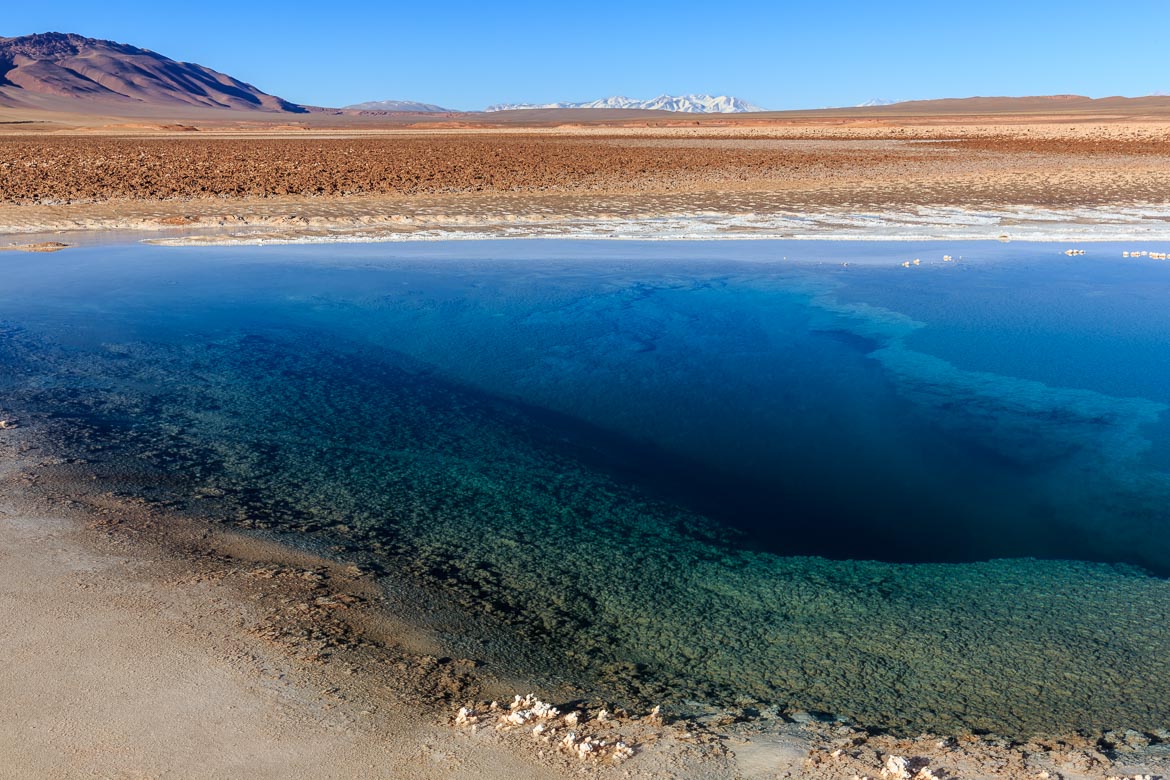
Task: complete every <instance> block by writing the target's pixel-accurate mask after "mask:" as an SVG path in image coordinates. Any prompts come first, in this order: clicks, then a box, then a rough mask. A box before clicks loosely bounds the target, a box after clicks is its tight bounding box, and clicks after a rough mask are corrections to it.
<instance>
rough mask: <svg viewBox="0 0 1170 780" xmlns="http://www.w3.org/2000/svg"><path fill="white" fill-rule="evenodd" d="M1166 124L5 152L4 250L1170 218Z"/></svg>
mask: <svg viewBox="0 0 1170 780" xmlns="http://www.w3.org/2000/svg"><path fill="white" fill-rule="evenodd" d="M1167 192H1170V122H1136V121H1125V122H1121V121H1118V122H1104V121H1102V122H1094V123H1086V122H1076V123H1073V122H1067V121H1062V122H1048V123H1043V122H1035V123H1031V124H992V123H986V122H972V121H969V120H962V121H958V122H943V123H931V124H922V123H917V122H899V123H891V124H887V125H882V126H878V125H874V124H872V123H860V122H858V123H851V124H842V125H833V126H828V125H825V124H823V123H818V122H814V123H805V124H790V125H784V126H778V125H777V126H761V127H756V126H750V127H749V126H729V127H722V128H707V127H689V128H683V127H678V128H644V127H611V126H602V127H575V128H560V129H539V128H523V129H521V128H517V129H512V130H509V129H505V128H497V129H494V130H469V129H458V130H444V131H438V130H434V131H417V130H415V131H407V130H394V129H386V128H381V129H376V130H375V129H370V130H365V129H356V128H354V127H350V128H349V129H347V130H340V129H335V130H324V129H308V130H298V131H292V130H288V129H283V130H278V129H272V128H270V129H267V130H255V129H241V128H238V127H237V128H222V127H219V128H205V129H202V130H200V129H197V128H195V127H193V128H191V129H186V130H176V129H163V130H157V129H142V128H127V127H122V128H120V129H116V130H102V131H96V132H94V131H86V130H75V131H70V132H67V133H38V134H27V132H26V134H24V135H15V134H14V135H0V231H4V232H20V233H30V232H43V231H51V230H56V229H107V228H119V229H135V230H139V229H147V230H157V229H162V228H169V227H184V226H202V227H208V228H215V227H222V226H224V225H228V226H231V227H239V226H244V225H252V226H255V225H268V226H272V225H278V226H284V227H293V228H295V227H296V226H297V225H303V226H311V227H314V228H322V229H335V230H347V229H351V228H355V227H356V228H362V227H369V226H371V225H374V226H378V225H381V226H390V227H393V226H394V225H395V224H397V223H398V222H401V221H404V220H405V221H412V222H414V223H418V221H419V220H423V221H431V222H433V221H435V220H436V219H438V218H440V217H442V218H451V219H453V220H455V221H459V222H463V223H469V222H474V223H476V224H485V223H502V222H507V221H516V220H521V221H523V220H530V219H546V218H556V219H562V218H567V219H589V218H598V217H601V218H610V217H616V218H641V217H646V216H653V215H658V214H684V215H685V214H694V213H697V212H718V213H723V214H733V215H734V214H751V215H765V216H766V215H769V214H775V213H781V212H785V211H787V212H793V211H797V212H804V211H808V212H816V211H825V210H843V211H859V210H864V211H888V210H905V209H913V208H918V207H946V208H971V209H995V208H1019V207H1040V208H1055V209H1074V208H1083V207H1092V208H1099V209H1110V208H1112V207H1117V208H1124V207H1129V206H1134V205H1142V204H1165V203H1166V202H1167V198H1166V193H1167Z"/></svg>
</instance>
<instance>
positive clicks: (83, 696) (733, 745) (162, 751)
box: [0, 410, 1170, 780]
mask: <svg viewBox="0 0 1170 780" xmlns="http://www.w3.org/2000/svg"><path fill="white" fill-rule="evenodd" d="M0 416H2V417H4V419H5V421H6V425H5V426H4V427H3V429H2V430H0V452H2V453H3V455H4V458H3V460H2V466H0V482H2V483H3V484H4V486H5V492H4V496H5V497H4V499H3V501H2V502H0V523H2V527H3V534H2V536H0V539H2V540H3V542H2V544H3V546H2V548H0V558H3V559H6V560H8V561H9V562H16V563H17V564H18V565H11V564H6V568H5V573H4V574H3V575H2V579H0V581H2V582H3V588H2V589H0V594H2V596H3V599H2V601H0V605H2V607H3V612H4V615H3V616H4V619H5V621H6V623H7V624H8V625H11V626H15V627H16V628H17V630H16V631H14V632H13V634H12V635H10V636H9V637H8V638H7V640H6V641H8V642H11V643H13V644H14V645H16V646H17V647H18V648H19V651H18V652H14V653H11V654H10V659H11V660H10V668H11V669H13V670H14V671H17V672H18V673H17V674H14V675H11V676H10V678H9V680H8V681H7V682H4V683H0V693H2V694H3V695H4V696H5V700H6V701H9V702H13V703H15V705H16V706H13V707H10V708H8V712H9V714H8V716H7V718H6V719H5V728H4V729H0V732H2V733H5V734H7V735H10V736H9V737H8V740H9V741H8V742H7V743H3V744H0V747H2V749H3V752H4V753H5V754H6V755H8V756H9V757H10V760H12V761H14V762H15V763H14V764H13V765H14V766H17V767H22V768H24V769H25V770H27V771H25V774H26V776H43V777H68V776H75V774H76V771H77V770H78V766H79V765H78V764H77V763H76V762H77V761H85V762H92V761H93V760H94V759H93V758H92V755H93V753H92V751H94V750H99V752H100V753H101V755H103V756H104V757H103V759H102V760H103V761H106V762H108V763H107V764H106V767H107V771H108V772H110V773H121V772H125V771H128V770H131V769H132V770H133V771H148V770H150V771H158V772H163V773H165V772H167V771H171V770H174V769H175V768H176V767H187V768H189V767H191V766H193V765H195V764H194V763H192V761H193V758H192V757H193V756H194V755H195V751H199V755H200V758H201V759H203V760H205V761H206V760H208V759H207V758H206V754H207V751H208V745H209V744H210V745H211V746H212V749H211V750H210V755H211V756H212V758H211V759H210V760H211V761H212V763H205V764H203V765H204V766H206V767H208V769H207V770H206V771H207V774H205V775H200V774H183V773H181V776H216V771H215V769H214V767H215V765H214V761H223V762H225V763H224V767H225V768H224V769H223V771H231V772H238V771H240V767H241V766H247V767H248V769H249V771H251V772H254V776H258V777H266V776H272V777H279V776H287V773H288V772H290V771H293V772H297V773H298V774H300V775H301V776H306V777H317V776H322V777H323V776H337V774H341V775H343V776H351V775H352V774H353V773H357V774H360V775H361V776H374V777H376V776H387V777H419V778H430V777H460V776H477V777H487V778H493V777H500V778H503V777H520V778H524V777H533V778H536V777H557V776H568V775H569V774H574V775H576V774H578V773H579V772H580V771H582V770H584V771H586V772H587V773H588V774H590V775H591V776H598V777H607V776H615V777H616V776H617V774H616V773H617V772H621V773H622V774H623V776H626V775H627V774H628V775H630V776H635V777H664V776H670V777H678V778H684V777H687V778H689V777H693V778H723V777H728V778H730V777H775V776H778V775H779V776H783V775H782V771H783V770H784V769H787V770H788V771H789V772H790V773H792V776H798V777H804V778H809V779H810V780H814V779H818V780H819V779H821V778H824V779H825V780H828V779H829V778H839V777H873V778H876V777H879V776H880V777H898V776H900V775H897V774H891V772H893V770H891V769H890V763H889V762H890V757H891V756H892V757H894V758H896V759H905V760H906V762H907V763H906V764H905V765H904V766H908V767H910V768H912V769H913V768H915V767H923V768H925V769H926V770H927V771H928V772H930V773H928V774H921V773H920V774H919V775H917V776H918V777H921V778H926V777H940V778H941V777H948V778H951V777H955V778H963V777H1013V778H1014V777H1024V776H1034V777H1044V776H1045V775H1043V774H1042V773H1043V772H1048V773H1049V774H1048V775H1047V777H1062V778H1065V779H1066V780H1080V779H1081V778H1107V777H1126V778H1129V777H1136V776H1139V775H1142V774H1145V775H1153V776H1156V773H1166V772H1168V771H1170V734H1167V735H1166V737H1167V739H1166V740H1164V741H1163V740H1161V738H1160V737H1153V736H1152V735H1141V734H1137V733H1136V732H1129V731H1124V730H1119V731H1117V732H1110V734H1109V735H1105V736H1104V737H1102V736H1100V735H1094V736H1085V735H1067V736H1066V737H1062V738H1053V739H1035V740H1032V741H1030V742H1026V743H1021V742H1010V741H1007V740H1003V739H999V738H996V737H994V736H984V737H978V736H972V735H952V736H946V735H922V736H919V737H914V738H900V737H896V736H892V735H889V734H883V733H881V731H880V730H874V729H867V728H865V727H864V726H861V725H858V724H850V723H846V722H843V721H836V720H833V719H830V718H828V717H826V716H818V715H815V714H810V713H803V712H786V711H782V710H779V709H773V708H768V709H767V710H765V711H759V710H754V709H752V708H750V707H749V708H743V709H730V710H728V709H714V708H708V709H707V710H706V711H705V712H704V711H701V708H700V711H699V712H698V713H697V714H692V715H691V716H689V717H688V718H686V719H683V720H678V721H675V722H674V723H669V722H668V723H667V724H662V723H661V722H660V721H658V720H656V719H654V718H646V717H645V715H646V714H645V713H633V714H630V715H623V714H622V713H621V711H620V710H615V709H614V708H613V705H607V704H606V703H604V702H600V701H592V700H589V699H588V692H583V691H575V690H571V689H561V690H559V691H558V690H549V689H547V688H546V689H544V691H543V696H547V697H553V698H552V701H553V702H554V703H556V704H557V705H558V706H559V707H560V708H561V709H562V711H564V712H568V711H570V708H573V709H574V710H575V711H579V712H580V713H581V715H582V722H583V723H584V725H583V726H579V727H577V729H576V730H577V731H582V729H584V728H585V727H587V726H588V727H590V728H592V729H593V730H594V731H593V733H594V734H613V733H618V734H620V735H621V736H622V737H624V738H625V739H626V740H629V742H628V744H630V745H631V746H632V747H633V749H634V751H635V754H634V756H633V757H632V758H631V759H630V760H629V761H628V762H622V763H621V764H620V768H618V767H617V766H614V765H613V764H612V763H609V762H598V761H597V760H595V759H581V758H578V757H577V756H576V755H574V754H571V753H569V752H566V751H563V750H558V749H557V745H556V743H555V742H552V743H551V744H550V743H548V742H542V741H541V740H540V739H538V738H536V737H534V736H533V734H532V733H531V732H530V730H529V728H527V727H526V728H519V727H516V726H515V725H514V724H513V723H511V722H509V721H506V720H503V721H501V722H498V723H497V721H496V716H495V715H494V714H492V713H484V711H485V710H487V702H488V701H490V700H493V699H495V700H500V701H507V700H508V699H509V698H510V697H511V696H512V695H513V694H515V695H521V694H523V693H527V691H528V690H529V689H532V688H535V689H536V690H537V691H538V692H540V691H541V690H542V689H541V688H540V687H539V686H534V685H532V684H531V682H530V681H527V680H523V679H519V678H517V677H515V676H510V675H509V674H508V673H507V670H501V669H488V668H484V667H483V664H482V662H481V661H478V660H476V659H475V658H460V657H459V656H458V655H454V656H451V655H449V654H448V652H447V650H448V648H447V647H445V646H444V643H443V641H442V638H441V634H436V633H435V631H434V627H433V626H431V627H427V626H421V625H419V624H418V623H417V622H412V620H411V617H410V615H409V614H407V613H405V612H403V611H402V610H401V609H395V608H394V606H393V604H394V600H393V599H391V600H389V601H388V600H387V599H386V598H385V597H386V595H387V592H388V588H389V589H393V588H394V583H395V582H400V580H396V579H395V577H394V576H393V573H390V572H380V573H379V572H374V571H371V570H369V569H363V568H362V567H361V565H360V564H358V565H354V564H353V562H350V561H346V560H344V559H339V558H336V557H333V556H330V555H329V554H328V551H322V552H323V555H322V554H317V553H314V552H313V551H311V550H306V549H298V548H296V547H292V546H290V545H289V544H288V543H287V541H286V540H285V539H284V538H282V537H275V538H270V537H267V536H264V535H255V534H251V533H247V532H242V531H237V530H231V529H228V528H225V527H223V526H219V525H217V524H215V523H206V522H203V521H200V520H198V519H195V518H189V517H185V516H181V515H177V514H174V513H173V512H170V511H168V510H165V509H162V508H159V507H154V506H150V505H147V504H144V503H142V502H140V501H136V500H128V499H125V498H122V497H120V496H119V495H118V494H117V491H116V486H114V485H103V484H101V483H100V482H98V483H95V482H94V477H93V475H92V474H90V473H89V472H88V470H87V468H86V465H85V463H84V462H83V461H80V462H79V461H76V460H75V459H73V458H71V457H69V456H68V453H67V452H66V451H65V450H63V449H62V448H61V447H60V446H59V445H56V444H54V443H53V442H54V441H56V440H57V439H58V438H60V437H61V435H62V433H63V428H62V426H64V425H65V424H64V423H60V422H50V421H42V420H38V419H35V418H32V419H27V420H26V418H24V417H22V416H21V415H20V414H19V412H18V411H14V410H7V411H6V412H5V414H4V415H0ZM407 597H408V598H409V596H407ZM472 625H474V624H472ZM98 645H100V646H101V647H102V648H103V649H102V651H101V652H100V653H98V652H94V651H93V648H94V647H95V646H98ZM63 659H68V660H67V661H65V660H63ZM207 669H211V670H212V671H210V672H207V671H205V670H207ZM144 680H145V681H146V682H143V681H144ZM192 686H194V687H192ZM65 702H68V704H67V709H62V705H63V704H64V703H65ZM461 707H468V708H472V709H473V710H478V711H479V712H480V713H481V714H484V715H485V717H483V718H482V720H481V721H480V722H479V723H474V724H469V723H464V724H460V723H458V722H457V720H458V719H457V717H456V712H457V711H458V709H459V708H461ZM603 707H609V708H610V712H615V713H616V714H614V715H611V716H610V718H609V720H608V722H605V719H604V718H601V719H600V721H599V720H598V718H599V716H597V712H598V710H599V709H601V708H603ZM225 712H226V713H227V714H225ZM65 713H67V714H65ZM505 714H506V713H505ZM591 717H592V719H591ZM156 721H158V722H163V723H167V726H166V727H165V728H161V729H160V728H157V727H156V725H155V723H156ZM66 724H67V732H66V734H67V736H65V737H61V736H60V735H59V732H60V729H61V728H62V727H65V726H66ZM557 725H561V724H559V723H558V724H557ZM562 728H563V726H562ZM253 732H254V733H253ZM582 733H584V732H582ZM1102 739H1105V740H1108V739H1112V740H1115V741H1116V742H1118V743H1119V744H1118V745H1117V747H1119V748H1120V751H1119V752H1117V753H1115V754H1114V755H1112V756H1109V755H1106V753H1105V752H1104V751H1105V747H1104V743H1103V742H1101V740H1102ZM46 740H47V741H46ZM98 745H100V747H96V746H98ZM305 745H308V746H311V748H312V749H311V750H309V749H308V748H306V747H304V746H305ZM176 746H177V747H176ZM184 751H189V752H184ZM233 751H238V752H233ZM168 761H173V762H174V763H173V764H170V765H168V764H167V762H168ZM70 762H74V763H70ZM371 762H374V763H371ZM93 766H94V764H92V763H87V764H86V767H87V768H88V769H91V770H92V768H93ZM97 766H99V767H100V766H101V764H98V765H97ZM897 766H899V765H898V764H897V762H896V761H895V768H896V767H897ZM226 767H230V770H229V769H227V768H226ZM346 767H350V768H351V771H347V770H346ZM883 769H885V770H886V774H882V771H883ZM95 771H99V772H100V769H99V770H95ZM899 771H900V770H899ZM934 771H938V772H940V773H939V774H933V772H934ZM905 776H906V777H909V776H910V774H907V775H905Z"/></svg>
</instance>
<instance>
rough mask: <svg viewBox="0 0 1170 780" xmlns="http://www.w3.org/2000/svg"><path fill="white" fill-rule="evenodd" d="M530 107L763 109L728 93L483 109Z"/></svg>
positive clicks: (502, 107)
mask: <svg viewBox="0 0 1170 780" xmlns="http://www.w3.org/2000/svg"><path fill="white" fill-rule="evenodd" d="M530 108H637V109H652V110H657V111H677V112H680V113H684V114H742V113H747V112H750V111H764V110H765V109H762V108H760V107H759V106H756V105H753V104H751V103H748V102H747V101H746V100H741V99H739V98H737V97H729V96H727V95H659V96H658V97H656V98H653V99H651V100H635V99H633V98H628V97H622V96H620V95H616V96H614V97H607V98H601V99H600V100H590V101H587V102H583V103H568V102H563V103H498V104H496V105H494V106H488V107H487V108H485V109H484V111H517V110H521V109H530Z"/></svg>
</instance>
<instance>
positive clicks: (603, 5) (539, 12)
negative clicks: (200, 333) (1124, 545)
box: [0, 0, 1170, 109]
mask: <svg viewBox="0 0 1170 780" xmlns="http://www.w3.org/2000/svg"><path fill="white" fill-rule="evenodd" d="M160 7H166V8H167V11H166V15H165V16H163V15H161V14H160V10H159V9H160ZM196 10H197V11H198V13H196V12H195V11H196ZM49 30H54V31H61V32H77V33H81V34H83V35H88V36H92V37H97V38H109V39H113V40H118V41H122V42H124V43H132V44H134V45H137V46H142V47H145V48H148V49H153V50H155V51H157V52H160V53H162V54H165V55H167V56H169V57H172V58H174V59H178V60H187V61H191V62H198V63H200V64H202V65H207V66H208V67H211V68H215V69H216V70H220V71H223V72H225V73H230V74H231V75H233V76H236V77H238V78H242V79H244V80H245V81H249V82H251V83H253V84H255V85H256V86H258V87H260V88H261V89H263V90H265V91H267V92H271V93H273V94H277V95H280V96H281V97H284V98H287V99H289V100H293V101H296V102H300V103H310V104H317V105H332V106H336V105H344V104H348V103H354V102H359V101H363V100H376V99H383V98H395V99H406V100H421V101H425V102H430V103H439V104H441V105H444V106H448V107H452V108H461V109H475V108H482V107H483V106H485V105H487V104H488V103H494V102H545V101H553V100H588V99H593V98H598V97H604V96H608V95H616V94H621V95H627V96H630V97H637V98H649V97H654V96H655V95H658V94H661V93H663V92H668V93H672V94H678V93H684V92H709V93H712V94H729V95H735V96H738V97H742V98H745V99H747V100H750V101H752V102H755V103H758V104H760V105H762V106H764V107H766V108H776V109H784V108H818V107H822V106H833V105H854V104H857V103H859V102H862V101H864V100H868V99H870V98H887V99H889V98H899V99H918V98H934V97H967V96H971V95H1037V94H1054V93H1077V94H1086V95H1091V96H1094V97H1100V96H1105V95H1117V94H1121V95H1145V94H1150V93H1152V92H1170V59H1167V52H1168V51H1170V49H1168V48H1167V47H1168V46H1170V0H1122V1H1121V2H1112V3H1099V2H1087V1H1086V0H1064V1H1063V2H1055V1H1053V0H1012V1H1011V2H1006V1H1005V0H984V1H983V2H981V3H950V2H940V1H939V0H934V1H933V2H920V1H918V0H906V1H899V0H887V1H886V2H872V0H871V1H870V2H853V1H852V0H846V1H844V2H836V3H833V2H821V3H813V2H807V3H802V4H800V5H789V4H787V3H784V2H782V1H779V0H772V2H740V1H738V0H726V1H725V2H721V3H704V4H698V3H694V4H691V3H686V2H641V3H639V2H617V1H614V0H594V1H593V2H583V3H578V2H571V1H567V2H560V3H558V2H543V3H536V2H506V3H496V4H491V3H483V2H469V1H467V0H449V1H448V2H442V0H430V2H425V1H424V2H415V3H409V4H404V3H396V2H393V1H392V0H391V2H335V3H321V2H311V3H310V2H302V3H298V2H284V3H273V2H248V0H236V1H235V2H227V1H226V0H201V1H200V2H199V3H192V4H174V5H167V6H162V4H160V3H158V2H157V0H152V2H145V1H143V0H138V1H131V0H105V1H104V2H94V1H93V0H54V1H53V2H45V3H9V4H6V7H5V9H4V12H3V14H2V15H0V35H4V36H14V35H24V34H27V33H31V32H45V31H49Z"/></svg>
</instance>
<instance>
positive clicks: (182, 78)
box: [0, 33, 305, 113]
mask: <svg viewBox="0 0 1170 780" xmlns="http://www.w3.org/2000/svg"><path fill="white" fill-rule="evenodd" d="M36 95H48V96H54V97H63V98H81V99H85V100H92V101H101V102H106V103H115V104H116V103H122V104H125V103H128V102H130V103H146V104H151V105H174V106H182V105H186V106H203V107H206V108H228V109H235V110H241V109H242V110H249V111H269V112H281V113H304V111H305V109H304V108H302V107H301V106H298V105H296V104H294V103H290V102H289V101H287V100H284V99H282V98H278V97H276V96H274V95H269V94H268V93H266V92H261V91H260V90H259V89H256V87H253V86H252V85H251V84H246V83H244V82H242V81H240V80H238V79H234V78H232V77H231V76H227V75H224V74H223V73H219V72H217V71H214V70H211V69H210V68H205V67H203V66H202V65H196V64H194V63H190V62H176V61H175V60H172V59H170V58H168V57H164V56H163V55H161V54H156V53H155V52H153V51H150V50H149V49H139V48H137V47H134V46H127V45H126V44H122V43H115V42H114V41H102V40H97V39H94V38H85V37H82V36H80V35H74V34H72V33H40V34H37V35H23V36H20V37H18V38H0V105H4V104H10V105H11V104H17V105H19V104H23V103H26V102H28V101H27V98H29V97H30V96H36ZM34 100H35V98H34Z"/></svg>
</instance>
